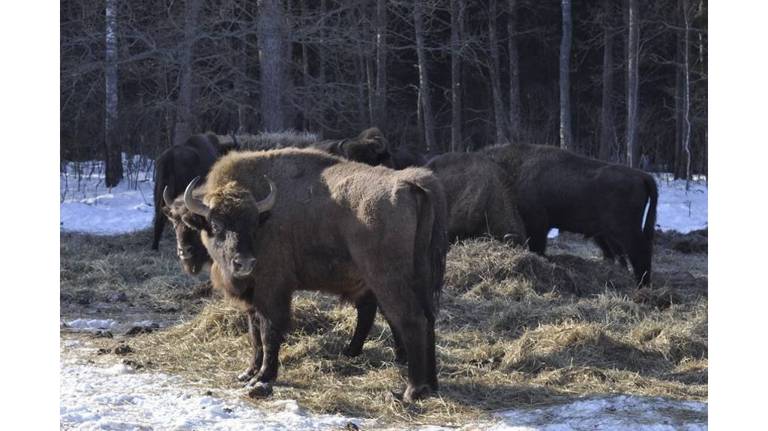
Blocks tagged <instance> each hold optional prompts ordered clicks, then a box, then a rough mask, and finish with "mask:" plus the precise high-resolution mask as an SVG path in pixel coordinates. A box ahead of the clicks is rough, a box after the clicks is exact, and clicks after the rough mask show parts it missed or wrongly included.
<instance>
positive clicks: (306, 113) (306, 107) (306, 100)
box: [299, 0, 311, 130]
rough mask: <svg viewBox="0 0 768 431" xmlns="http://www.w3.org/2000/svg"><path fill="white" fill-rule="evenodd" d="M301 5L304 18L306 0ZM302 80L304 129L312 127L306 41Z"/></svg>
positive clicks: (302, 54)
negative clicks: (310, 122)
mask: <svg viewBox="0 0 768 431" xmlns="http://www.w3.org/2000/svg"><path fill="white" fill-rule="evenodd" d="M299 7H300V8H301V14H302V19H303V18H304V17H305V16H307V15H308V9H307V4H306V2H305V1H304V0H300V1H299ZM301 81H302V85H303V87H304V97H302V98H301V102H302V106H301V111H302V112H301V119H302V121H301V127H302V129H304V130H309V129H310V124H309V117H310V110H311V108H310V97H309V93H310V75H309V47H308V46H307V42H306V41H304V42H302V44H301Z"/></svg>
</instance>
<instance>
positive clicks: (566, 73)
mask: <svg viewBox="0 0 768 431" xmlns="http://www.w3.org/2000/svg"><path fill="white" fill-rule="evenodd" d="M561 7H562V12H563V35H562V38H561V40H560V148H562V149H565V150H567V149H570V148H571V139H572V138H571V96H570V93H571V80H570V72H571V29H572V27H573V23H572V22H571V19H572V17H571V0H561Z"/></svg>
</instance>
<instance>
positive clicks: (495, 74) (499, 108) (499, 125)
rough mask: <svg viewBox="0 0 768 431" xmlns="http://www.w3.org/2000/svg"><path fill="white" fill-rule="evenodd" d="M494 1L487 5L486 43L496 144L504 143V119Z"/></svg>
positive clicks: (505, 127)
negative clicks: (489, 60) (488, 55)
mask: <svg viewBox="0 0 768 431" xmlns="http://www.w3.org/2000/svg"><path fill="white" fill-rule="evenodd" d="M497 12H498V10H497V7H496V0H491V1H490V3H489V5H488V42H489V45H490V47H489V48H490V52H491V65H490V67H489V71H490V75H491V93H492V97H493V120H494V125H495V127H496V143H499V144H501V143H504V142H505V141H506V136H505V135H506V133H505V131H506V129H507V126H506V124H505V123H506V122H505V117H504V100H502V97H501V78H500V77H499V68H500V67H499V39H498V37H497V35H496V14H497Z"/></svg>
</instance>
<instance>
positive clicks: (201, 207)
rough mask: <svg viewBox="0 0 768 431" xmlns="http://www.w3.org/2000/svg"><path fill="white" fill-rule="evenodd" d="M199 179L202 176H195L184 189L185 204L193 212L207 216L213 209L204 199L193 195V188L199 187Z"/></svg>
mask: <svg viewBox="0 0 768 431" xmlns="http://www.w3.org/2000/svg"><path fill="white" fill-rule="evenodd" d="M199 181H200V177H195V179H193V180H192V181H190V182H189V185H187V189H186V190H184V205H185V206H186V207H187V209H189V210H190V211H192V212H193V213H195V214H197V215H201V216H203V217H206V218H207V217H208V214H210V212H211V209H210V208H209V207H208V205H206V204H205V203H204V202H203V201H202V200H200V199H199V198H196V197H194V196H192V190H194V189H195V187H197V183H198V182H199Z"/></svg>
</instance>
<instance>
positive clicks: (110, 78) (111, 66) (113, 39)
mask: <svg viewBox="0 0 768 431" xmlns="http://www.w3.org/2000/svg"><path fill="white" fill-rule="evenodd" d="M118 7H119V1H118V0H107V2H106V11H105V15H106V32H105V34H106V41H105V42H106V53H105V54H106V66H105V70H104V81H105V87H106V88H105V92H106V94H105V96H106V97H105V99H106V101H105V115H104V156H105V157H104V162H105V163H104V169H105V171H106V172H105V183H106V186H107V187H114V186H116V185H117V184H118V183H119V182H120V180H121V179H123V162H122V156H121V152H120V144H119V141H118V137H117V120H118V112H117V84H118V82H117V79H118V76H117V61H118V52H117V10H118Z"/></svg>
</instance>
